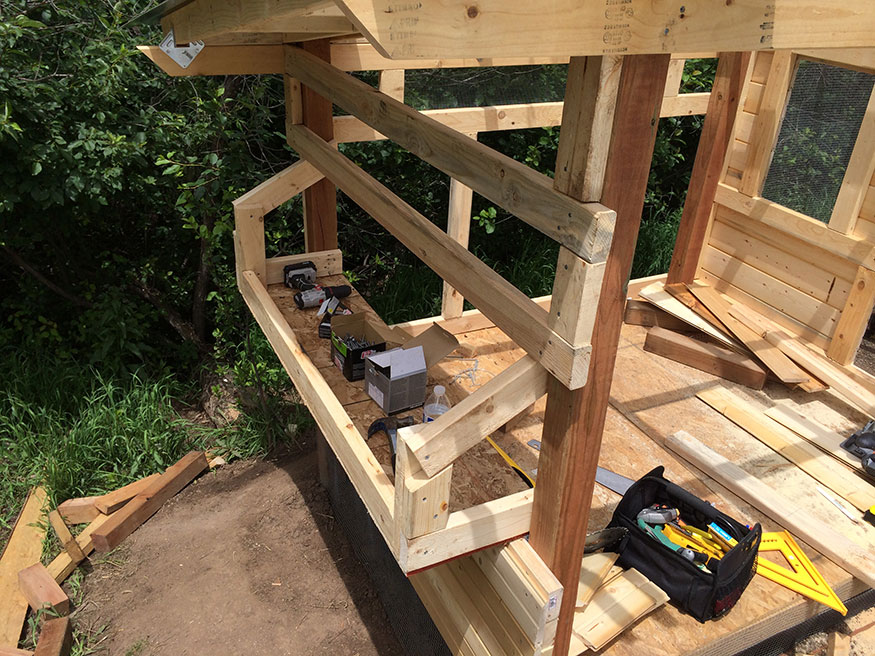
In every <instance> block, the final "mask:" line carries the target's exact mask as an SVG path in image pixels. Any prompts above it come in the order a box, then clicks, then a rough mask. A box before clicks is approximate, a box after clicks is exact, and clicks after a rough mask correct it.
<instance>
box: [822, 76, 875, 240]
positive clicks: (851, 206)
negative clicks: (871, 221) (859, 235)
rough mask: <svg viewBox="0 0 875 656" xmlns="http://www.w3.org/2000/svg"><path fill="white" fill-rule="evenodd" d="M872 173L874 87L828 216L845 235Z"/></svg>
mask: <svg viewBox="0 0 875 656" xmlns="http://www.w3.org/2000/svg"><path fill="white" fill-rule="evenodd" d="M873 174H875V90H873V92H872V94H871V95H870V96H869V104H868V105H867V107H866V113H865V114H864V115H863V122H862V123H861V124H860V131H859V132H858V133H857V140H856V142H855V143H854V150H853V152H852V153H851V159H850V160H848V166H847V168H846V169H845V177H844V178H843V179H842V186H841V187H840V188H839V194H838V197H837V198H836V202H835V205H834V206H833V210H832V214H831V215H830V219H829V227H830V228H831V229H832V230H837V231H838V232H843V233H845V234H848V233H849V232H853V230H854V224H855V223H856V222H857V217H858V216H860V210H861V209H862V207H863V199H864V198H865V197H866V192H868V191H869V181H870V180H871V179H872V175H873Z"/></svg>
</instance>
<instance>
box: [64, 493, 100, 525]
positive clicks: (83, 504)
mask: <svg viewBox="0 0 875 656" xmlns="http://www.w3.org/2000/svg"><path fill="white" fill-rule="evenodd" d="M96 499H97V497H79V498H78V499H67V500H66V501H64V502H63V503H61V505H59V506H58V512H60V513H61V516H62V517H63V518H64V521H65V522H67V523H68V524H87V523H88V522H91V521H93V520H94V519H96V518H97V516H98V515H99V514H100V511H99V510H98V509H97V506H95V505H94V502H95V500H96Z"/></svg>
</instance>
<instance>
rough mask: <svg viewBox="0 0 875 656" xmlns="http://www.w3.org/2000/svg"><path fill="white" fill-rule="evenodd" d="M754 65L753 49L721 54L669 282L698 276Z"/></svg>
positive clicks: (685, 281)
mask: <svg viewBox="0 0 875 656" xmlns="http://www.w3.org/2000/svg"><path fill="white" fill-rule="evenodd" d="M750 64H751V55H750V53H749V52H723V53H720V61H719V62H718V64H717V73H716V75H715V77H714V86H713V88H712V90H711V98H710V100H709V102H708V112H707V114H706V115H705V125H704V126H703V127H702V134H701V136H700V137H699V148H698V150H697V151H696V160H695V163H694V164H693V172H692V174H691V175H690V184H689V187H688V189H687V198H686V201H685V202H684V211H683V215H682V216H681V223H680V226H679V227H678V234H677V239H676V241H675V247H674V253H672V258H671V265H670V266H669V269H668V277H667V279H666V282H667V283H668V284H674V283H688V282H693V280H694V279H695V277H696V269H697V267H698V264H699V256H700V255H701V252H702V247H703V246H704V244H705V235H706V233H707V230H708V221H709V220H710V218H711V210H712V207H713V205H714V196H715V194H716V193H717V185H718V183H719V182H720V176H721V175H722V174H723V169H724V161H725V159H726V153H727V152H728V150H729V145H730V142H731V140H732V137H733V136H734V134H735V117H736V115H737V114H738V108H739V102H740V100H741V94H742V90H743V89H744V85H745V83H746V81H747V79H748V77H749V70H750Z"/></svg>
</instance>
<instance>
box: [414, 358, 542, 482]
mask: <svg viewBox="0 0 875 656" xmlns="http://www.w3.org/2000/svg"><path fill="white" fill-rule="evenodd" d="M546 391H547V372H546V371H545V370H544V367H542V366H541V365H540V364H538V362H536V361H535V360H533V359H532V358H530V357H528V356H527V357H523V358H522V359H520V360H518V361H517V362H515V363H514V364H512V365H511V366H510V367H508V368H507V369H505V370H504V371H502V372H501V373H500V374H498V375H497V376H495V377H493V378H492V379H491V380H489V381H488V382H487V383H486V384H484V385H483V386H482V387H480V388H478V389H477V390H476V391H475V392H473V393H472V394H469V395H468V396H466V397H465V398H464V399H462V401H460V402H459V403H457V404H456V405H454V406H453V407H452V408H450V409H449V411H447V412H446V413H444V414H443V415H442V416H441V417H439V418H438V419H436V420H435V421H432V422H429V423H427V424H419V425H417V426H410V427H408V428H401V429H399V431H398V435H399V438H401V437H402V436H403V438H404V440H405V442H406V443H407V446H408V447H409V448H410V450H411V452H412V453H413V455H414V456H415V458H416V460H417V461H418V462H419V465H421V466H422V468H423V469H424V470H425V473H426V474H427V475H429V476H433V475H435V474H436V473H437V472H439V471H441V470H442V469H443V468H444V467H446V466H447V465H449V464H450V463H452V462H453V461H454V460H455V459H456V458H458V457H459V456H460V455H462V454H463V453H465V452H466V451H467V450H468V449H470V448H471V447H473V446H475V445H477V444H479V443H480V441H481V440H483V438H484V437H486V436H487V435H489V434H490V433H492V432H493V431H494V430H497V429H498V428H499V427H500V426H501V425H502V424H504V423H505V422H506V421H508V420H510V419H512V418H513V417H514V416H516V415H517V414H519V413H520V412H521V411H523V410H525V409H526V408H528V407H529V406H531V405H532V404H533V403H534V402H535V401H537V400H538V399H540V398H541V397H542V396H543V395H544V393H545V392H546Z"/></svg>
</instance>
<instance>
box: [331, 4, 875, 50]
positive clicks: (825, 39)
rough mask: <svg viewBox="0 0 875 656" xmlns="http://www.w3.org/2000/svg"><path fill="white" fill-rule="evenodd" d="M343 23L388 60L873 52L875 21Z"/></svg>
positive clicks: (545, 15)
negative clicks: (811, 50)
mask: <svg viewBox="0 0 875 656" xmlns="http://www.w3.org/2000/svg"><path fill="white" fill-rule="evenodd" d="M338 4H339V5H340V6H341V7H342V8H344V9H345V10H346V14H347V16H348V17H349V18H350V20H352V22H353V23H354V24H355V25H356V27H357V28H358V29H359V31H360V32H361V33H362V34H363V35H365V36H366V37H367V39H368V41H370V42H371V43H373V44H374V45H375V47H376V48H377V49H378V50H379V51H380V52H381V53H382V54H384V55H385V56H387V57H390V58H415V57H504V56H510V55H516V54H518V53H520V52H524V53H526V54H528V55H532V56H554V55H572V56H578V55H602V54H624V55H633V54H658V53H664V52H670V51H675V52H680V51H692V50H714V49H717V50H726V51H740V50H769V49H772V48H775V49H777V48H821V47H836V46H837V45H843V46H848V47H871V46H872V45H873V37H872V34H873V33H875V12H873V10H872V8H871V7H870V6H868V5H867V4H866V3H862V4H853V5H848V3H847V2H845V1H844V0H816V1H815V0H781V1H780V2H776V3H774V4H773V5H770V6H769V8H768V9H767V10H765V11H766V13H764V7H763V4H762V3H761V2H757V1H755V0H742V1H736V2H731V3H728V4H727V3H720V4H715V3H714V2H713V1H712V0H689V1H687V2H684V3H683V5H682V6H681V5H675V4H672V3H661V2H643V3H635V4H634V5H632V4H625V5H609V6H608V9H607V10H606V9H605V5H604V4H602V3H599V2H580V1H579V0H557V1H556V2H553V3H551V5H550V8H549V11H545V10H544V7H542V6H540V5H537V4H533V3H529V2H522V1H519V0H514V1H511V0H480V1H479V2H477V3H476V5H473V4H471V3H470V2H469V1H467V0H452V1H448V2H440V3H425V2H424V3H415V2H414V3H407V4H398V3H393V2H392V0H339V2H338Z"/></svg>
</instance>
